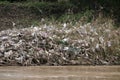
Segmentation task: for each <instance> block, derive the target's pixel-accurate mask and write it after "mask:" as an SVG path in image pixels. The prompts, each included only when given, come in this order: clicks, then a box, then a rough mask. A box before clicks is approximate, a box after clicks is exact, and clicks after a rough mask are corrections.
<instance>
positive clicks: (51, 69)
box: [0, 66, 120, 80]
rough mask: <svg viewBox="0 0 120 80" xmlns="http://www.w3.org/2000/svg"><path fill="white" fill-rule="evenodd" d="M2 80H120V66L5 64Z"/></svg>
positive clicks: (0, 79)
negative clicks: (26, 65)
mask: <svg viewBox="0 0 120 80" xmlns="http://www.w3.org/2000/svg"><path fill="white" fill-rule="evenodd" d="M0 80H120V66H31V67H30V66H29V67H16V66H4V67H0Z"/></svg>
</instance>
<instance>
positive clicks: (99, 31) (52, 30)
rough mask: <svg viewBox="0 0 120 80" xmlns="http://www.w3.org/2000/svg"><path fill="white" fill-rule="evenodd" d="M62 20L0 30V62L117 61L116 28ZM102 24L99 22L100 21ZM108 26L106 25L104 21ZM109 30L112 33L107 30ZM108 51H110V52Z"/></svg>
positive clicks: (76, 63)
mask: <svg viewBox="0 0 120 80" xmlns="http://www.w3.org/2000/svg"><path fill="white" fill-rule="evenodd" d="M76 26H77V27H74V26H70V24H67V23H64V24H62V25H61V26H56V25H46V24H45V25H41V26H39V27H35V26H33V27H30V28H23V29H12V30H5V31H1V32H0V65H21V66H30V65H56V66H57V65H91V64H92V65H97V64H98V65H110V64H119V63H120V56H117V54H113V53H114V50H115V51H118V54H120V52H119V49H118V47H120V46H119V45H118V43H120V41H119V40H120V38H118V36H119V35H120V34H118V33H119V31H118V32H117V31H116V33H115V32H113V31H111V29H110V28H106V27H96V26H92V25H91V23H88V24H86V25H82V26H81V25H79V24H76ZM102 26H103V25H102ZM108 26H109V25H108ZM111 32H113V33H111ZM111 51H112V52H111Z"/></svg>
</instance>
